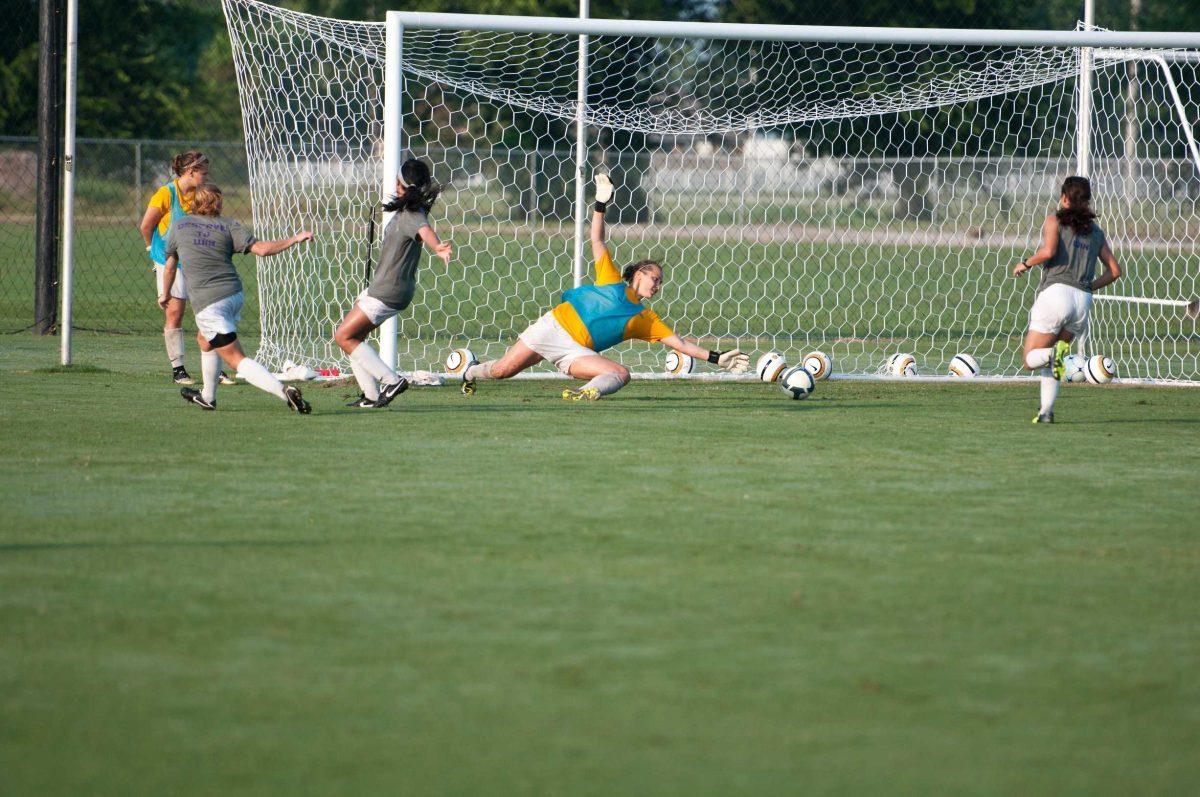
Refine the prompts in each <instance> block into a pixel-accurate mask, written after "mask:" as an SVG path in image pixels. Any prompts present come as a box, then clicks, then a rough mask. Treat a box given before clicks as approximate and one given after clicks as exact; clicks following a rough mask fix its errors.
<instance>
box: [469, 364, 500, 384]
mask: <svg viewBox="0 0 1200 797" xmlns="http://www.w3.org/2000/svg"><path fill="white" fill-rule="evenodd" d="M494 362H496V361H495V360H489V361H488V362H486V363H476V364H475V365H472V366H471V367H470V368H468V369H467V373H466V377H467V381H468V382H473V381H478V380H480V379H493V378H494V377H493V376H492V363H494Z"/></svg>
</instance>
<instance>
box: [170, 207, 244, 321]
mask: <svg viewBox="0 0 1200 797" xmlns="http://www.w3.org/2000/svg"><path fill="white" fill-rule="evenodd" d="M257 241H258V239H257V238H255V237H254V236H253V235H252V234H251V233H250V231H249V230H247V229H246V228H245V227H243V226H242V225H241V224H239V223H238V222H236V221H234V220H233V219H227V218H225V217H224V216H184V217H183V218H181V219H179V220H177V221H176V222H175V223H174V224H172V225H171V234H170V235H169V236H167V248H166V253H167V256H168V257H170V256H171V255H176V256H177V257H178V258H179V265H180V267H181V268H182V269H183V270H184V271H185V273H186V274H187V281H188V299H189V300H190V301H191V303H192V311H193V312H196V313H198V312H200V311H201V310H203V309H204V308H205V307H208V306H209V305H210V304H213V303H214V302H219V301H221V300H222V299H225V298H228V297H230V296H233V295H234V294H237V293H241V291H242V280H241V278H240V277H238V273H237V269H235V268H234V267H233V257H232V256H233V254H234V253H237V254H245V253H247V252H249V251H250V247H251V246H253V245H254V244H255V243H256V242H257Z"/></svg>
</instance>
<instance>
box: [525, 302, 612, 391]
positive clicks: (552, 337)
mask: <svg viewBox="0 0 1200 797" xmlns="http://www.w3.org/2000/svg"><path fill="white" fill-rule="evenodd" d="M517 337H519V338H520V339H521V342H522V343H524V344H525V345H526V346H528V347H529V348H531V349H533V350H534V351H535V352H537V353H538V354H540V355H542V357H544V358H545V359H547V360H549V361H550V362H552V363H554V367H555V368H557V369H558V370H559V371H560V372H561V373H564V374H566V375H567V376H570V375H571V364H572V363H574V362H575V361H576V360H578V359H579V358H580V357H591V356H594V355H595V354H596V352H594V351H592V350H591V349H589V348H588V347H587V346H583V345H581V344H580V343H578V342H576V340H575V338H573V337H571V335H570V333H569V332H567V330H565V329H563V326H562V324H560V323H558V319H557V318H555V317H554V313H552V312H550V313H546V314H545V315H544V316H542V317H541V318H539V319H538V320H537V321H534V322H533V323H532V324H530V325H529V328H528V329H526V330H525V331H524V332H522V333H521V334H520V335H518V336H517Z"/></svg>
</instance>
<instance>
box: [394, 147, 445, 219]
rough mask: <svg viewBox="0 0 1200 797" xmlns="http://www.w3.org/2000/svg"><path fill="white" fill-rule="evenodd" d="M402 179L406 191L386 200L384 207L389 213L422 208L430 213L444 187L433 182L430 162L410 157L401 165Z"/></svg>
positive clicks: (421, 209)
mask: <svg viewBox="0 0 1200 797" xmlns="http://www.w3.org/2000/svg"><path fill="white" fill-rule="evenodd" d="M400 179H401V180H403V181H404V186H405V188H404V193H403V194H400V195H399V196H394V197H392V199H391V201H390V202H385V203H384V205H383V209H384V210H386V211H387V212H388V213H393V212H395V211H398V210H420V211H423V212H425V213H428V212H429V211H430V210H432V209H433V202H434V200H436V199H437V198H438V194H440V193H442V187H441V186H440V185H438V184H437V183H435V182H433V173H432V172H431V171H430V169H429V164H428V163H426V162H425V161H422V160H417V159H416V158H409V159H408V160H406V161H405V162H404V165H403V166H401V167H400Z"/></svg>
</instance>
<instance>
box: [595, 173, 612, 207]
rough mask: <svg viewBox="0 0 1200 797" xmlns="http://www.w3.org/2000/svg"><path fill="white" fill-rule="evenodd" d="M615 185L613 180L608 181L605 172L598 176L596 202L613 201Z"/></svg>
mask: <svg viewBox="0 0 1200 797" xmlns="http://www.w3.org/2000/svg"><path fill="white" fill-rule="evenodd" d="M612 195H613V184H612V180H610V179H608V175H607V174H605V173H604V172H597V174H596V201H597V202H600V203H604V202H607V201H608V200H610V199H612Z"/></svg>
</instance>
